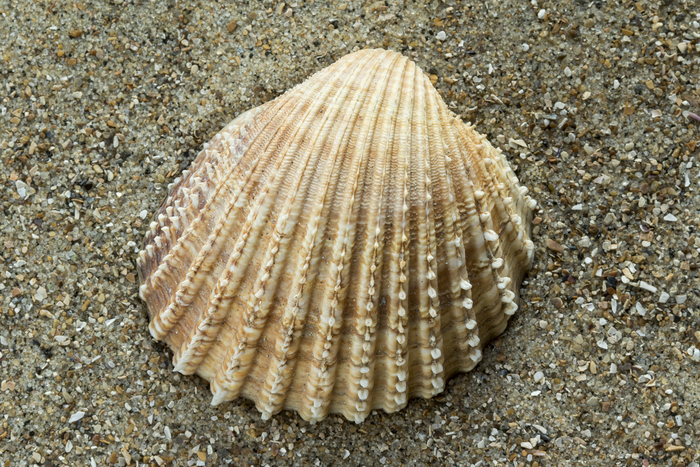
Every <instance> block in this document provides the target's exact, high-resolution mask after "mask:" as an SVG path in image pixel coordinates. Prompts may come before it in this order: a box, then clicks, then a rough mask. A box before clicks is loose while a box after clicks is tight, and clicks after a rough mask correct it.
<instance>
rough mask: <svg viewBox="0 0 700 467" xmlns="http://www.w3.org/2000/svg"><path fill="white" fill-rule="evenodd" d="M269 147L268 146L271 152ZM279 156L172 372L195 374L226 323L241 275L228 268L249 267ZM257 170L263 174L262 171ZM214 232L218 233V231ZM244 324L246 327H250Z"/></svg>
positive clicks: (277, 178) (275, 184) (276, 182)
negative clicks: (221, 326)
mask: <svg viewBox="0 0 700 467" xmlns="http://www.w3.org/2000/svg"><path fill="white" fill-rule="evenodd" d="M301 107H302V109H303V108H304V107H303V105H302V106H301ZM281 133H282V132H280V131H275V132H274V136H273V137H272V138H271V141H270V143H269V144H268V145H267V146H266V148H265V151H266V152H271V150H272V151H274V149H276V148H277V145H276V144H274V143H273V141H274V140H277V141H279V140H284V136H283V135H282V134H281ZM270 145H272V148H271V150H270ZM279 154H280V157H277V158H276V159H275V160H274V164H271V165H274V168H273V169H272V170H270V171H269V176H265V175H264V174H263V175H261V178H263V179H265V180H266V183H265V186H264V187H263V188H262V189H261V190H260V191H259V192H258V194H257V196H255V197H254V199H255V201H254V204H253V206H252V207H251V209H250V211H249V213H248V217H247V219H246V222H245V223H244V224H243V227H242V232H241V234H240V235H239V236H238V237H237V242H236V247H235V249H234V251H233V252H232V254H231V255H230V259H233V261H227V268H225V269H224V274H223V275H222V276H221V277H220V278H219V280H218V281H217V283H216V284H215V286H214V287H212V288H211V293H210V295H209V303H208V306H207V307H206V308H205V310H204V312H203V313H202V314H201V315H200V316H199V319H198V323H197V324H196V325H195V326H194V329H196V331H195V333H194V335H191V336H190V339H186V340H185V341H184V342H183V344H182V346H181V347H180V349H179V353H178V360H177V364H176V365H175V367H176V371H181V372H185V373H187V374H189V373H193V372H195V371H196V369H197V367H198V366H199V364H201V361H202V359H203V358H204V356H205V354H206V353H207V352H208V350H209V348H210V346H211V344H212V343H213V342H214V339H215V338H216V336H217V335H218V332H219V328H220V325H221V324H222V323H223V321H224V320H225V319H226V316H227V313H228V310H229V305H230V303H231V298H232V297H231V295H232V293H233V292H234V291H235V290H237V288H238V287H239V285H240V281H241V279H242V274H231V273H232V272H233V271H231V268H232V267H234V266H235V267H237V268H239V270H241V272H242V269H243V268H242V267H241V266H247V265H248V264H249V262H250V259H251V256H252V254H253V253H254V248H246V247H247V245H248V244H249V242H252V243H254V244H255V245H257V239H258V237H259V233H260V230H261V228H262V227H263V225H262V223H263V221H264V220H265V219H267V218H268V216H269V211H270V209H271V205H272V204H273V203H274V199H273V198H271V197H268V194H269V193H270V192H271V191H272V193H273V195H274V194H275V193H277V192H278V190H279V187H280V184H281V182H282V178H283V175H284V174H285V173H286V170H285V171H282V170H280V167H281V166H282V164H283V162H285V156H284V154H285V152H284V151H282V152H280V153H279ZM261 170H264V168H263V169H261ZM233 207H234V206H233V205H231V206H230V207H229V208H228V209H227V212H226V213H225V214H224V215H223V216H222V217H221V220H222V222H226V223H227V226H228V228H227V229H225V230H224V232H229V231H230V226H232V225H233V224H234V221H233V219H232V218H231V216H232V212H231V211H232V210H233ZM218 230H219V231H220V229H218ZM219 233H220V232H219ZM219 233H217V235H219ZM251 234H252V235H251ZM223 237H224V241H226V239H227V238H228V237H229V236H228V234H226V235H223ZM244 250H246V252H244ZM246 253H247V254H246ZM241 257H243V258H244V259H243V261H240V259H241ZM239 261H240V262H239ZM255 290H257V289H255ZM248 321H250V320H248ZM248 324H249V325H250V323H248ZM210 330H212V332H207V331H210ZM256 341H257V340H256ZM202 345H203V347H202Z"/></svg>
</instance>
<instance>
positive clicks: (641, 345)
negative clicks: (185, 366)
mask: <svg viewBox="0 0 700 467" xmlns="http://www.w3.org/2000/svg"><path fill="white" fill-rule="evenodd" d="M241 3H243V2H241ZM245 3H246V4H245V5H244V6H236V5H229V4H227V3H225V2H204V1H203V2H175V1H169V2H168V1H155V2H145V1H126V2H121V1H103V2H87V1H86V2H84V3H79V2H65V1H62V0H56V1H43V0H42V1H31V2H20V1H10V2H8V1H7V0H3V1H0V186H1V187H2V189H1V190H0V382H1V387H0V390H1V393H0V463H2V465H3V466H30V465H40V466H51V465H53V466H58V465H70V466H77V465H120V466H123V465H152V466H160V465H177V466H180V465H226V464H231V465H260V466H264V465H270V466H275V465H364V466H372V465H393V466H398V465H481V466H487V465H494V466H495V465H512V466H517V465H531V466H558V465H604V466H622V465H625V466H627V465H631V466H649V465H658V466H661V465H663V466H695V467H697V466H698V458H699V457H700V451H699V450H698V449H699V448H698V442H699V441H700V418H699V416H698V414H699V413H700V381H699V380H698V378H700V363H698V361H699V360H700V351H698V350H696V348H697V347H700V312H699V310H698V304H699V301H700V297H699V291H698V271H697V268H698V251H699V250H698V248H699V247H700V236H698V227H699V225H700V214H699V212H698V209H699V208H700V198H699V196H698V178H699V169H698V149H696V141H697V139H698V128H699V127H698V125H699V124H700V122H698V121H696V120H695V119H694V118H693V117H694V114H692V112H698V111H700V96H699V94H698V93H699V92H700V86H698V74H699V72H700V53H699V52H698V48H700V45H699V43H700V41H699V40H698V38H699V37H700V24H699V23H700V6H699V4H698V3H697V2H695V1H681V0H675V1H674V0H665V1H652V2H650V1H646V0H640V1H638V2H632V1H630V2H605V1H592V2H587V1H580V0H569V1H561V2H557V1H544V2H536V1H532V2H525V1H518V0H499V1H491V0H488V1H485V2H467V1H462V2H455V1H446V2H441V1H433V2H430V3H429V4H427V5H425V6H424V5H421V4H418V3H414V2H410V1H406V2H396V1H392V0H387V1H386V2H382V1H379V2H375V3H371V2H364V3H363V2H358V1H347V2H345V3H342V2H332V3H331V2H321V1H318V0H316V1H298V2H295V3H290V4H284V3H273V2H254V1H251V2H245ZM365 47H384V48H389V49H393V50H396V51H399V52H401V53H403V54H405V55H407V56H409V57H411V58H412V59H413V60H414V61H416V63H417V64H418V65H419V66H420V67H421V68H422V69H423V70H425V71H426V72H428V73H430V74H431V75H433V77H432V78H433V80H434V81H435V83H436V84H435V86H436V88H437V89H438V90H439V91H440V93H441V94H442V96H443V98H444V100H445V102H447V103H448V105H449V106H450V108H452V110H453V111H454V112H455V113H457V114H459V115H461V116H462V117H463V118H464V120H469V121H472V122H475V123H476V124H477V129H478V130H479V131H480V132H482V133H485V134H487V135H488V137H489V139H490V140H491V141H492V142H493V143H494V144H495V145H497V146H499V147H501V148H502V149H503V150H504V151H505V152H506V153H507V155H508V158H509V160H510V161H511V164H512V166H513V168H514V170H515V171H516V173H517V174H518V176H519V178H520V180H521V181H522V183H523V184H524V185H526V186H528V187H530V189H531V191H532V192H533V193H534V196H535V197H536V198H537V199H538V201H539V203H540V206H541V210H540V211H539V212H538V213H537V218H536V219H535V223H536V225H535V227H534V240H535V243H536V248H537V249H536V261H535V266H534V268H533V270H532V271H531V272H530V273H529V275H528V277H527V278H526V281H525V283H524V284H523V287H522V290H521V296H522V304H521V310H520V311H519V312H518V314H517V315H516V316H515V317H514V318H513V319H512V320H511V323H510V325H509V327H508V329H507V330H506V332H505V333H504V334H503V335H502V336H501V337H500V338H499V339H497V340H496V341H495V342H493V343H492V344H491V345H489V346H488V347H487V348H486V349H485V357H484V360H483V361H482V362H481V363H480V364H479V365H478V367H477V368H476V369H475V370H474V371H472V372H471V373H468V374H464V375H459V376H457V377H455V378H453V379H452V380H451V381H449V383H448V385H447V388H446V390H445V392H444V393H443V394H442V395H440V396H438V397H436V398H434V399H432V400H414V401H411V402H410V403H409V404H408V407H407V408H406V409H405V410H403V411H401V412H399V413H395V414H385V413H383V412H382V413H373V414H372V415H371V416H370V417H369V418H368V419H367V421H366V422H365V423H363V424H361V425H355V424H354V423H351V422H348V421H346V420H345V419H344V418H342V417H339V416H331V417H329V418H328V419H327V420H326V421H324V422H322V423H318V424H316V425H310V424H308V423H306V422H304V421H303V420H302V419H300V418H299V417H298V416H297V415H296V414H294V413H289V412H284V413H281V414H279V415H277V416H275V417H273V418H272V419H271V420H269V421H262V420H261V419H260V416H259V413H258V412H257V410H256V409H255V408H254V407H253V405H252V404H251V403H250V402H248V401H245V400H236V401H233V402H230V403H226V404H224V405H222V406H218V407H211V406H210V405H209V401H210V398H211V395H210V392H209V389H208V384H207V383H206V382H205V381H203V380H201V379H200V378H198V377H193V376H181V375H178V374H176V373H174V372H173V371H172V365H171V363H170V359H171V352H170V350H169V349H167V348H165V347H164V346H163V345H161V344H159V343H156V342H155V341H154V340H153V339H152V338H151V336H150V335H149V334H148V329H147V327H148V318H147V314H146V310H145V306H144V305H143V303H142V302H141V301H140V300H139V298H138V277H137V275H136V269H135V262H134V259H135V254H134V252H135V251H136V250H137V248H138V246H139V245H140V244H141V240H142V239H143V236H144V234H145V231H146V228H147V223H148V221H149V219H150V216H151V214H152V213H153V212H154V211H155V210H156V209H157V207H158V206H159V205H160V203H161V202H162V200H163V197H164V194H165V192H166V187H167V184H168V183H169V182H171V181H172V180H173V179H174V178H175V177H176V176H177V175H178V174H179V173H180V171H181V170H182V169H184V168H185V167H187V166H188V164H189V163H190V162H191V160H192V159H193V158H194V156H195V155H196V153H197V152H199V150H200V148H201V145H202V144H203V143H204V142H206V141H207V140H208V139H209V138H210V137H211V136H212V135H213V134H214V133H216V132H217V131H218V130H219V129H220V128H222V127H223V126H224V125H225V124H226V123H227V122H228V121H230V120H231V119H232V118H233V117H234V116H236V115H238V114H240V113H241V112H243V111H245V110H247V109H249V108H252V107H254V106H257V105H260V104H262V103H264V102H266V101H268V100H270V99H272V98H274V97H276V96H278V95H279V94H281V93H282V92H283V91H284V90H286V89H288V88H289V87H291V86H293V85H295V84H297V83H299V82H301V81H303V80H304V79H305V78H306V77H307V76H309V75H310V74H312V73H313V72H315V71H317V70H319V69H320V68H323V67H324V66H327V65H329V64H330V63H332V62H334V61H335V60H336V59H338V58H340V57H341V56H343V55H345V54H346V53H348V52H350V51H353V50H356V49H359V48H365ZM689 112H690V113H689Z"/></svg>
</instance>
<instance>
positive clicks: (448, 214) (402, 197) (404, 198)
mask: <svg viewBox="0 0 700 467" xmlns="http://www.w3.org/2000/svg"><path fill="white" fill-rule="evenodd" d="M535 204H536V203H535V201H534V200H532V199H531V198H530V197H529V196H528V195H527V189H526V188H524V187H521V186H520V185H519V184H518V180H517V178H516V177H515V174H514V173H513V171H512V170H511V169H510V167H509V165H508V163H507V161H506V159H505V157H504V156H503V155H502V154H501V152H500V150H498V149H495V148H494V147H493V146H491V144H490V143H489V142H488V141H487V140H486V139H485V137H484V136H483V135H481V134H479V133H477V132H476V131H475V130H474V128H473V127H472V126H470V125H469V124H465V123H463V122H462V121H461V120H460V119H459V117H457V116H455V115H454V114H453V113H452V112H451V111H450V110H449V109H448V108H447V106H446V105H445V103H444V102H443V101H442V99H441V98H440V96H439V94H438V93H437V92H436V91H435V89H434V88H433V86H432V84H431V83H430V80H429V78H428V77H427V76H426V75H425V74H424V73H423V72H422V71H421V70H420V69H419V68H418V67H417V66H416V65H415V64H414V63H413V62H411V61H410V60H408V59H406V58H405V57H403V56H401V55H399V54H397V53H394V52H388V51H384V50H363V51H360V52H356V53H353V54H350V55H347V56H346V57H344V58H342V59H341V60H339V61H338V62H336V63H335V64H333V65H331V66H330V67H328V68H326V69H324V70H322V71H320V72H318V73H316V74H315V75H314V76H312V77H311V78H309V79H308V80H307V81H305V82H304V83H302V84H300V85H298V86H297V87H295V88H293V89H291V90H289V91H288V92H286V93H285V94H283V95H282V96H280V97H278V98H277V99H275V100H274V101H271V102H268V103H267V104H264V105H262V106H260V107H257V108H255V109H252V110H250V111H248V112H246V113H244V114H242V115H241V116H239V117H238V118H236V119H235V120H233V121H232V122H231V123H230V124H228V125H227V126H226V127H225V128H224V129H223V130H222V131H221V132H220V133H219V134H217V135H216V136H215V137H214V138H213V139H212V141H211V142H210V143H209V144H205V145H204V150H203V151H202V152H201V153H200V154H199V156H198V157H197V159H196V160H195V161H194V163H193V164H192V167H191V168H190V169H189V170H187V171H185V173H183V174H182V176H181V177H180V178H179V179H177V180H176V181H175V182H174V184H173V185H172V186H171V190H170V193H169V195H168V197H167V199H166V200H165V202H164V203H163V205H162V206H161V208H160V209H159V210H158V212H157V213H156V215H155V217H154V220H153V222H152V223H151V226H150V231H149V232H148V234H147V235H146V239H145V247H144V249H143V251H141V253H140V254H139V258H138V265H139V271H140V274H141V280H142V285H141V288H140V293H141V297H142V298H143V300H145V302H146V303H147V304H148V310H149V313H150V316H151V318H152V320H151V324H150V331H151V334H152V335H153V336H154V337H155V338H156V339H159V340H164V341H165V342H167V343H168V344H169V345H170V347H171V348H172V349H173V352H174V365H175V369H176V370H177V371H180V372H182V373H185V374H192V373H196V374H198V375H200V376H201V377H203V378H205V379H206V380H208V381H209V382H210V383H211V390H212V392H213V394H214V397H213V401H212V403H213V404H220V403H222V402H225V401H229V400H231V399H234V398H236V397H239V396H242V397H246V398H248V399H250V400H252V401H254V402H255V405H256V406H257V407H258V409H259V410H260V411H261V412H262V413H263V417H264V418H267V417H269V416H270V415H271V414H275V413H277V412H279V411H280V410H283V409H287V410H295V411H297V412H298V413H299V414H300V415H301V416H302V417H303V418H304V419H306V420H320V419H323V418H324V417H326V416H327V415H328V414H329V413H342V414H343V415H344V416H345V417H347V418H348V419H350V420H355V421H357V422H359V421H362V420H364V418H365V417H367V415H368V414H369V412H370V411H371V410H373V409H383V410H385V411H386V412H394V411H396V410H399V409H401V408H402V407H404V406H405V405H406V403H407V401H408V400H409V399H411V398H413V397H424V398H429V397H432V396H434V395H435V394H437V393H439V392H441V391H443V389H444V388H445V381H446V380H447V379H448V378H449V377H451V376H452V375H454V374H455V373H457V372H466V371H469V370H471V369H472V368H473V367H474V366H475V365H476V364H477V362H478V361H479V360H480V359H481V351H482V348H483V346H484V345H485V344H486V343H487V342H488V341H490V340H491V339H492V338H493V337H495V336H497V335H498V334H500V333H501V332H503V330H504V328H505V326H506V323H507V320H508V317H509V316H510V315H512V314H513V313H514V312H515V311H516V309H517V304H516V301H517V298H516V296H517V291H518V288H519V285H520V282H521V280H522V277H523V275H524V274H525V272H526V271H527V270H528V269H529V267H530V265H531V261H532V255H533V244H532V242H531V241H530V239H529V225H530V219H531V217H532V209H533V208H534V207H535Z"/></svg>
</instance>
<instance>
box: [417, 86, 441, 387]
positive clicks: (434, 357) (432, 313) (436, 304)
mask: <svg viewBox="0 0 700 467" xmlns="http://www.w3.org/2000/svg"><path fill="white" fill-rule="evenodd" d="M424 82H425V83H426V88H427V89H425V92H424V93H423V99H424V103H425V112H424V114H423V116H422V119H423V125H422V127H423V128H424V130H425V132H426V133H425V135H424V138H425V141H426V143H427V144H425V149H424V150H423V151H422V154H423V160H422V161H420V162H419V163H421V162H422V163H423V164H424V172H423V174H424V183H425V188H424V190H425V199H424V201H423V203H424V211H425V219H426V223H425V239H426V242H427V245H426V253H427V255H426V257H425V261H426V270H427V272H426V274H425V279H424V280H425V282H426V283H427V294H428V305H429V308H428V310H427V313H424V312H423V310H420V311H419V313H421V315H423V316H421V318H425V319H427V320H428V323H427V324H428V327H429V337H428V345H429V348H428V355H425V351H424V350H423V351H422V353H423V354H424V361H425V362H426V363H427V362H430V363H429V368H430V376H431V378H430V383H431V384H432V388H430V390H429V391H430V392H429V393H428V394H430V396H433V395H435V394H437V393H439V392H442V390H443V389H444V386H445V382H444V378H443V375H444V367H443V365H442V351H441V348H442V329H441V325H440V321H441V316H440V313H438V310H440V299H439V296H438V292H439V289H438V280H437V272H438V268H437V261H436V258H437V238H436V232H435V225H436V219H435V209H433V204H434V202H433V200H434V199H435V189H436V187H435V184H434V183H433V177H432V173H431V172H432V171H431V168H432V167H431V166H432V164H431V156H433V154H431V152H432V151H433V149H437V148H433V147H431V144H430V141H431V139H433V138H431V135H434V134H435V131H436V130H437V131H439V128H434V127H435V122H434V121H432V120H431V114H433V112H431V107H430V100H431V99H430V97H431V93H430V92H429V91H430V88H428V87H427V83H428V80H427V77H426V79H425V80H424ZM430 86H432V85H430ZM438 151H439V149H438ZM435 156H437V157H439V155H435ZM419 180H420V178H419Z"/></svg>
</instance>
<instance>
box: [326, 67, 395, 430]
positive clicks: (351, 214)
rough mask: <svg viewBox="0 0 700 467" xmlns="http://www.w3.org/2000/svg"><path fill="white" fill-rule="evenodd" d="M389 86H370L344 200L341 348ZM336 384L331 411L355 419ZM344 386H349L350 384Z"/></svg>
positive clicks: (339, 283) (384, 69)
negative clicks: (365, 189) (372, 152)
mask: <svg viewBox="0 0 700 467" xmlns="http://www.w3.org/2000/svg"><path fill="white" fill-rule="evenodd" d="M393 61H395V57H392V56H391V55H387V54H384V55H383V56H382V61H381V63H380V68H379V70H378V71H377V73H376V74H377V76H384V75H386V74H387V73H388V71H387V68H388V67H390V66H391V63H392V62H393ZM387 83H388V81H387V80H386V79H379V80H372V82H371V84H370V91H371V97H370V98H369V100H368V101H367V102H366V103H364V106H363V113H364V114H365V115H367V116H369V117H372V116H373V118H369V117H368V118H364V119H363V121H362V124H361V126H360V129H359V130H358V131H357V132H356V141H355V143H354V145H353V148H354V154H356V157H357V159H358V164H357V171H356V172H355V176H354V177H353V179H352V180H353V183H352V186H351V192H350V193H349V194H348V196H346V198H345V199H347V200H348V202H347V203H346V205H345V208H344V209H343V211H344V212H346V213H347V215H346V221H345V225H344V228H343V230H344V234H343V242H342V244H341V245H340V247H341V251H340V260H338V262H340V263H341V264H339V265H338V266H337V268H338V272H339V275H338V281H337V282H336V286H335V288H334V291H335V292H337V295H336V297H337V298H338V301H339V303H338V305H337V306H338V310H339V316H340V318H341V319H340V320H339V321H340V323H339V324H338V331H339V335H338V340H337V342H336V346H337V347H338V348H350V343H349V342H347V341H348V340H351V339H352V337H353V334H350V333H343V332H342V329H343V328H344V327H350V325H351V324H346V323H352V316H350V315H349V310H348V306H347V304H346V302H345V296H346V295H348V294H349V292H350V291H351V288H352V287H353V286H354V285H355V284H356V283H357V281H351V280H350V276H351V275H352V266H353V263H354V262H355V253H356V250H355V244H356V242H357V235H356V234H357V226H358V225H359V224H360V217H361V215H363V211H362V197H361V193H358V190H359V188H360V187H361V186H365V185H367V183H368V180H367V178H366V177H367V176H368V174H369V173H371V170H370V169H369V167H371V164H372V163H373V162H374V161H373V160H372V158H370V157H368V151H369V148H370V146H371V142H372V137H373V134H374V128H375V126H376V125H375V123H376V118H377V110H378V109H379V108H380V107H381V104H382V102H383V99H384V94H385V92H386V87H387ZM336 251H337V250H336ZM336 264H337V263H336ZM341 271H347V274H345V273H343V274H340V273H341ZM349 364H350V363H347V364H346V365H349ZM339 370H340V367H339V364H338V362H335V370H334V371H336V372H337V371H339ZM337 382H338V381H334V382H333V384H334V386H333V392H332V401H331V402H330V404H331V407H338V409H337V410H340V411H342V412H343V413H344V414H345V416H346V418H348V419H354V407H351V406H350V405H347V404H346V403H345V402H342V406H338V405H337V404H338V400H337V397H338V396H339V395H340V394H346V393H347V392H348V389H347V388H346V387H345V386H342V387H340V388H339V387H338V386H337V384H336V383H337ZM341 382H342V383H345V384H347V381H341Z"/></svg>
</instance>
